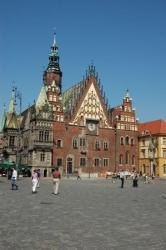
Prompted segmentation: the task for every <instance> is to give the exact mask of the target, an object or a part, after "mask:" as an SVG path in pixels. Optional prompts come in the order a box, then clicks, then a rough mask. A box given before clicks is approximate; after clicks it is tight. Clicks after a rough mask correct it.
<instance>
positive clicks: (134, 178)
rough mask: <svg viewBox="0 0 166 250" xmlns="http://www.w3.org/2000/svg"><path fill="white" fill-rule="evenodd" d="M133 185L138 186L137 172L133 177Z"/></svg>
mask: <svg viewBox="0 0 166 250" xmlns="http://www.w3.org/2000/svg"><path fill="white" fill-rule="evenodd" d="M133 187H138V175H137V173H135V174H134V177H133Z"/></svg>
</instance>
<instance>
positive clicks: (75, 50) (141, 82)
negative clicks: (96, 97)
mask: <svg viewBox="0 0 166 250" xmlns="http://www.w3.org/2000/svg"><path fill="white" fill-rule="evenodd" d="M165 13H166V1H165V0H102V1H101V0H91V1H90V0H84V1H82V0H70V1H67V0H66V1H65V0H42V1H41V0H36V1H34V0H28V1H26V0H25V1H24V0H15V1H5V0H3V1H1V9H0V32H1V35H0V114H2V110H3V104H4V103H6V104H7V105H8V103H9V98H10V95H11V89H12V86H13V84H14V85H16V86H17V88H18V89H19V91H20V92H22V96H23V108H25V107H27V105H29V104H32V103H33V100H34V99H37V97H38V94H39V91H40V88H41V85H42V74H43V69H44V67H46V66H47V64H48V53H49V52H50V46H51V44H52V41H53V33H54V28H55V27H56V34H57V44H58V47H59V54H60V66H61V70H62V72H63V90H65V89H67V88H69V87H71V86H72V85H73V84H75V83H77V82H79V81H80V80H81V79H82V77H83V75H84V74H85V70H86V69H87V67H88V65H89V64H90V63H91V62H92V61H93V63H94V65H95V66H96V69H97V71H98V73H99V77H100V78H101V83H102V84H103V86H104V90H105V92H106V96H107V97H108V99H109V104H110V105H111V107H114V106H116V105H120V104H121V102H122V98H123V96H124V93H125V91H126V89H129V91H130V95H131V97H132V98H133V106H134V107H135V108H136V114H137V115H136V116H137V117H138V118H139V119H140V122H144V121H149V120H155V119H160V118H162V119H165V120H166V108H165V107H166V105H165V100H166V28H165V27H166V14H165ZM13 82H15V83H13Z"/></svg>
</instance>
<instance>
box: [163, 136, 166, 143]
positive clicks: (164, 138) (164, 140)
mask: <svg viewBox="0 0 166 250" xmlns="http://www.w3.org/2000/svg"><path fill="white" fill-rule="evenodd" d="M163 145H166V137H163Z"/></svg>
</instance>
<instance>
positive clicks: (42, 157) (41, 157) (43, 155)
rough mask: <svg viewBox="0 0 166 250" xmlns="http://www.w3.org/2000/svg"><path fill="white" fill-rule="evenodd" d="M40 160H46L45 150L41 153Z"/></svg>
mask: <svg viewBox="0 0 166 250" xmlns="http://www.w3.org/2000/svg"><path fill="white" fill-rule="evenodd" d="M40 161H41V162H44V161H45V153H44V152H43V153H41V154H40Z"/></svg>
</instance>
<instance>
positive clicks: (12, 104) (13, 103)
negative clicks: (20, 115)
mask: <svg viewBox="0 0 166 250" xmlns="http://www.w3.org/2000/svg"><path fill="white" fill-rule="evenodd" d="M15 91H16V89H15V87H13V89H12V96H11V99H10V103H9V110H8V112H9V113H15V106H16V93H15Z"/></svg>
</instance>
